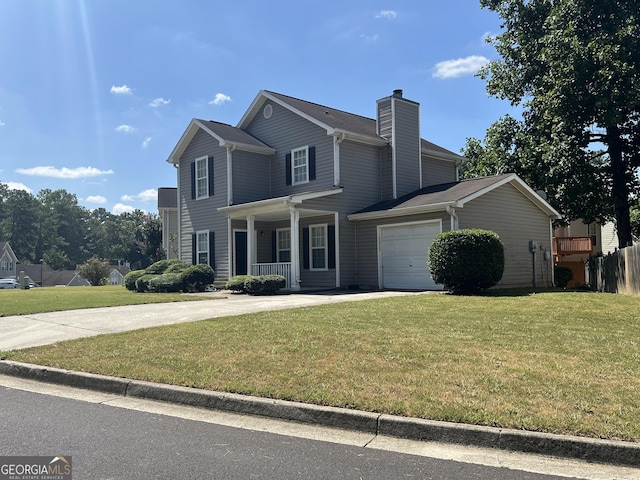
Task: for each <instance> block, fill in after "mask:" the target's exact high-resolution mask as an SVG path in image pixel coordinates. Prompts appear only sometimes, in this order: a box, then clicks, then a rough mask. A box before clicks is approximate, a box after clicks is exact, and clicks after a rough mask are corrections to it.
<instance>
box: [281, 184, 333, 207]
mask: <svg viewBox="0 0 640 480" xmlns="http://www.w3.org/2000/svg"><path fill="white" fill-rule="evenodd" d="M338 193H342V187H340V188H332V189H330V190H322V191H320V192H308V193H300V194H297V195H289V197H288V198H289V199H290V200H291V202H292V203H302V202H304V201H305V200H312V199H314V198H321V197H328V196H329V195H336V194H338Z"/></svg>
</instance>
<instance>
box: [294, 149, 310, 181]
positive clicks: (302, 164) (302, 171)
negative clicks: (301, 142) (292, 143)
mask: <svg viewBox="0 0 640 480" xmlns="http://www.w3.org/2000/svg"><path fill="white" fill-rule="evenodd" d="M291 159H292V161H291V168H292V173H293V175H292V177H293V184H294V185H296V184H298V183H307V182H308V181H309V149H308V147H303V148H298V149H296V150H292V151H291Z"/></svg>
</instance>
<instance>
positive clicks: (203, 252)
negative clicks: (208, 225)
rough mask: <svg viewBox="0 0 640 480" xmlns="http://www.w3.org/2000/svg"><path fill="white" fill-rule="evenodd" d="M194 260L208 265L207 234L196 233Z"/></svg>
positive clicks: (205, 232)
mask: <svg viewBox="0 0 640 480" xmlns="http://www.w3.org/2000/svg"><path fill="white" fill-rule="evenodd" d="M196 248H197V250H196V260H197V262H198V263H204V264H206V265H208V264H209V232H207V231H204V232H197V233H196Z"/></svg>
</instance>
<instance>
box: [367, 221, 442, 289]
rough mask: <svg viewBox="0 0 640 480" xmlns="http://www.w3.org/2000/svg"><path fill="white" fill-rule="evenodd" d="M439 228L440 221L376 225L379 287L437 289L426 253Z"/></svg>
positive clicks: (440, 225) (440, 229) (439, 230)
mask: <svg viewBox="0 0 640 480" xmlns="http://www.w3.org/2000/svg"><path fill="white" fill-rule="evenodd" d="M441 231H442V223H441V222H440V220H437V221H429V222H415V223H404V224H396V225H384V226H382V225H381V226H379V227H378V252H379V261H378V265H379V268H380V271H379V274H378V278H379V279H380V280H381V282H380V283H381V284H380V285H379V287H380V288H387V289H401V290H440V289H441V288H442V286H439V285H436V283H435V282H434V281H433V279H432V278H431V273H430V272H429V266H428V265H427V254H428V251H429V246H430V245H431V242H433V239H434V238H435V237H436V235H438V234H439V233H440V232H441Z"/></svg>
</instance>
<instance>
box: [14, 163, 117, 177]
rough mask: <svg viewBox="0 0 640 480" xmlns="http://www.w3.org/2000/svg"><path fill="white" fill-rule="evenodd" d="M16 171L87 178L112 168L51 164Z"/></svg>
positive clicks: (104, 173) (107, 172) (38, 174)
mask: <svg viewBox="0 0 640 480" xmlns="http://www.w3.org/2000/svg"><path fill="white" fill-rule="evenodd" d="M16 172H17V173H21V174H22V175H32V176H35V177H52V178H71V179H77V178H88V177H98V176H100V175H111V174H112V173H113V170H99V169H97V168H95V167H77V168H67V167H62V168H56V167H52V166H46V167H33V168H18V169H17V170H16Z"/></svg>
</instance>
